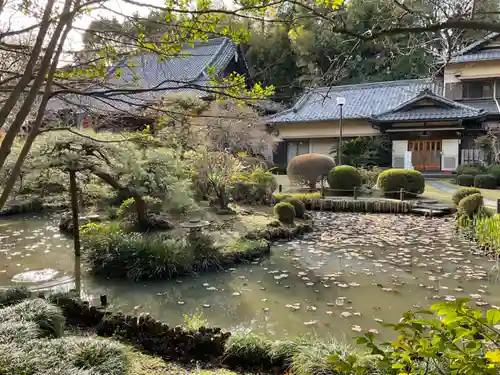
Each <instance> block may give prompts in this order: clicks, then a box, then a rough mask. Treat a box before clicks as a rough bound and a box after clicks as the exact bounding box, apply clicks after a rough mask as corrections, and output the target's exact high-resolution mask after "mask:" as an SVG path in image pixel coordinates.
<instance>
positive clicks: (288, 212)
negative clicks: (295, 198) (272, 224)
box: [274, 202, 296, 224]
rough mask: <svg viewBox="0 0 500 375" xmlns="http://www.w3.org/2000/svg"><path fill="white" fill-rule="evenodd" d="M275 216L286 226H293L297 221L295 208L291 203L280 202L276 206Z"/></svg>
mask: <svg viewBox="0 0 500 375" xmlns="http://www.w3.org/2000/svg"><path fill="white" fill-rule="evenodd" d="M274 214H275V215H276V217H277V218H278V220H279V221H281V222H282V223H285V224H293V222H294V220H295V216H296V213H295V208H294V207H293V205H292V204H291V203H289V202H280V203H277V204H276V205H275V206H274Z"/></svg>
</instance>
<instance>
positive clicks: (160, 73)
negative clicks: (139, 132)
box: [47, 38, 237, 112]
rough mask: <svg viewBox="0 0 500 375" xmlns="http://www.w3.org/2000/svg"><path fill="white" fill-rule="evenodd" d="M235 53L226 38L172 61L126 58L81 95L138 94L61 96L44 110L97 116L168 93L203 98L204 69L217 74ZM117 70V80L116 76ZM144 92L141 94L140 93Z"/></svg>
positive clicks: (196, 47) (151, 57)
mask: <svg viewBox="0 0 500 375" xmlns="http://www.w3.org/2000/svg"><path fill="white" fill-rule="evenodd" d="M236 52H237V46H236V45H235V44H234V43H233V42H232V41H231V40H230V39H229V38H218V39H211V40H209V41H207V42H199V43H196V44H195V45H194V47H192V48H186V49H184V50H183V53H182V54H181V55H179V56H175V57H173V58H168V59H161V58H160V57H159V56H158V55H156V54H144V55H139V56H134V57H132V58H130V57H127V58H124V59H123V60H122V61H120V62H118V63H117V64H116V65H115V66H113V67H112V68H111V69H110V71H109V73H108V77H107V78H106V80H105V83H104V84H101V85H98V86H93V87H91V88H89V89H87V90H86V91H85V92H86V93H89V92H93V93H96V92H97V93H99V92H101V93H102V92H105V91H108V92H109V91H110V90H141V91H140V92H135V93H130V92H126V91H122V92H120V91H115V92H113V96H112V97H109V95H108V97H106V98H102V97H98V96H97V97H96V96H89V95H73V94H71V95H65V96H64V97H55V98H53V99H51V100H50V101H49V104H48V108H47V109H48V110H58V109H62V108H67V107H82V106H84V107H87V108H92V109H97V110H99V111H101V112H105V111H109V112H115V111H130V112H134V111H135V110H136V109H138V108H139V107H142V106H145V105H147V104H150V103H151V102H153V101H156V100H159V99H160V98H161V97H163V96H165V95H166V94H168V93H171V92H180V91H182V92H192V93H194V94H196V95H206V94H207V92H206V91H204V88H208V82H209V77H208V74H207V68H208V67H209V66H210V67H214V68H215V73H216V74H218V73H220V72H221V71H223V70H224V69H226V67H227V66H228V64H229V62H230V61H231V60H232V59H233V58H234V56H235V54H236ZM118 69H119V71H120V73H121V76H120V77H117V76H116V74H115V73H116V71H117V70H118ZM142 90H144V91H142Z"/></svg>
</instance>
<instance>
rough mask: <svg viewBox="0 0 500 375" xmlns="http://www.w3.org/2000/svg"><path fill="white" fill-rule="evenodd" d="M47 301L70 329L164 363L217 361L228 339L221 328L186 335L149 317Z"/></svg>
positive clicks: (62, 298) (74, 301) (71, 300)
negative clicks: (90, 332) (134, 349)
mask: <svg viewBox="0 0 500 375" xmlns="http://www.w3.org/2000/svg"><path fill="white" fill-rule="evenodd" d="M49 300H50V302H52V303H55V304H56V305H57V306H59V307H60V308H61V309H62V311H63V313H64V316H65V317H66V320H67V322H68V323H69V324H70V325H73V326H77V327H82V328H85V329H92V330H95V332H96V333H97V335H99V336H102V337H112V336H114V337H118V338H119V339H120V340H123V341H124V342H127V343H129V344H131V345H133V346H135V347H137V348H139V349H141V350H144V351H145V352H148V353H150V354H153V355H158V356H161V357H163V358H165V359H167V360H176V361H180V362H184V363H187V362H191V361H193V360H196V361H204V362H210V361H213V360H216V359H220V358H222V356H223V354H224V348H225V344H226V341H227V340H228V339H229V337H230V336H231V333H230V332H223V331H222V330H221V329H220V328H205V327H201V328H200V329H199V330H198V331H187V330H185V329H184V328H183V327H181V326H176V327H170V326H169V325H168V324H166V323H163V322H161V321H159V320H156V319H154V318H153V317H151V316H150V315H148V314H143V315H140V316H133V315H125V314H123V313H121V312H116V313H114V312H111V311H109V310H106V308H104V307H97V306H91V305H90V303H89V302H87V301H82V300H81V299H79V298H75V297H72V296H69V295H54V296H51V297H50V298H49Z"/></svg>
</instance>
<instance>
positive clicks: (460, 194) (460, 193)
mask: <svg viewBox="0 0 500 375" xmlns="http://www.w3.org/2000/svg"><path fill="white" fill-rule="evenodd" d="M477 193H481V190H479V189H477V188H473V187H471V188H460V189H457V191H455V193H454V194H453V197H452V200H453V203H455V205H456V206H458V204H459V203H460V201H461V200H462V199H463V198H465V197H466V196H468V195H472V194H477Z"/></svg>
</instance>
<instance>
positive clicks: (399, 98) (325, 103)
mask: <svg viewBox="0 0 500 375" xmlns="http://www.w3.org/2000/svg"><path fill="white" fill-rule="evenodd" d="M425 89H430V90H431V91H432V92H434V93H435V94H438V95H441V94H442V92H443V89H442V86H441V85H440V84H439V83H436V82H434V81H432V80H428V79H418V80H402V81H387V82H376V83H365V84H360V85H347V86H334V87H331V88H329V87H325V88H318V89H314V90H312V91H310V92H309V93H307V94H305V95H304V96H303V97H302V98H301V99H300V100H299V101H298V102H297V103H296V104H295V105H294V106H293V108H291V109H289V110H286V111H283V112H280V113H277V114H276V115H273V116H269V117H268V118H267V122H268V123H296V122H306V121H321V120H337V119H339V118H340V108H339V106H338V105H337V103H336V98H338V97H344V98H345V100H346V104H345V105H344V106H343V113H342V114H343V118H344V119H369V118H371V117H373V116H375V115H377V114H380V113H383V112H387V111H389V110H391V109H393V108H394V107H397V106H400V105H401V104H403V103H405V102H407V101H408V100H410V99H413V98H414V97H415V96H416V95H418V94H419V93H420V92H422V90H425Z"/></svg>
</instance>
